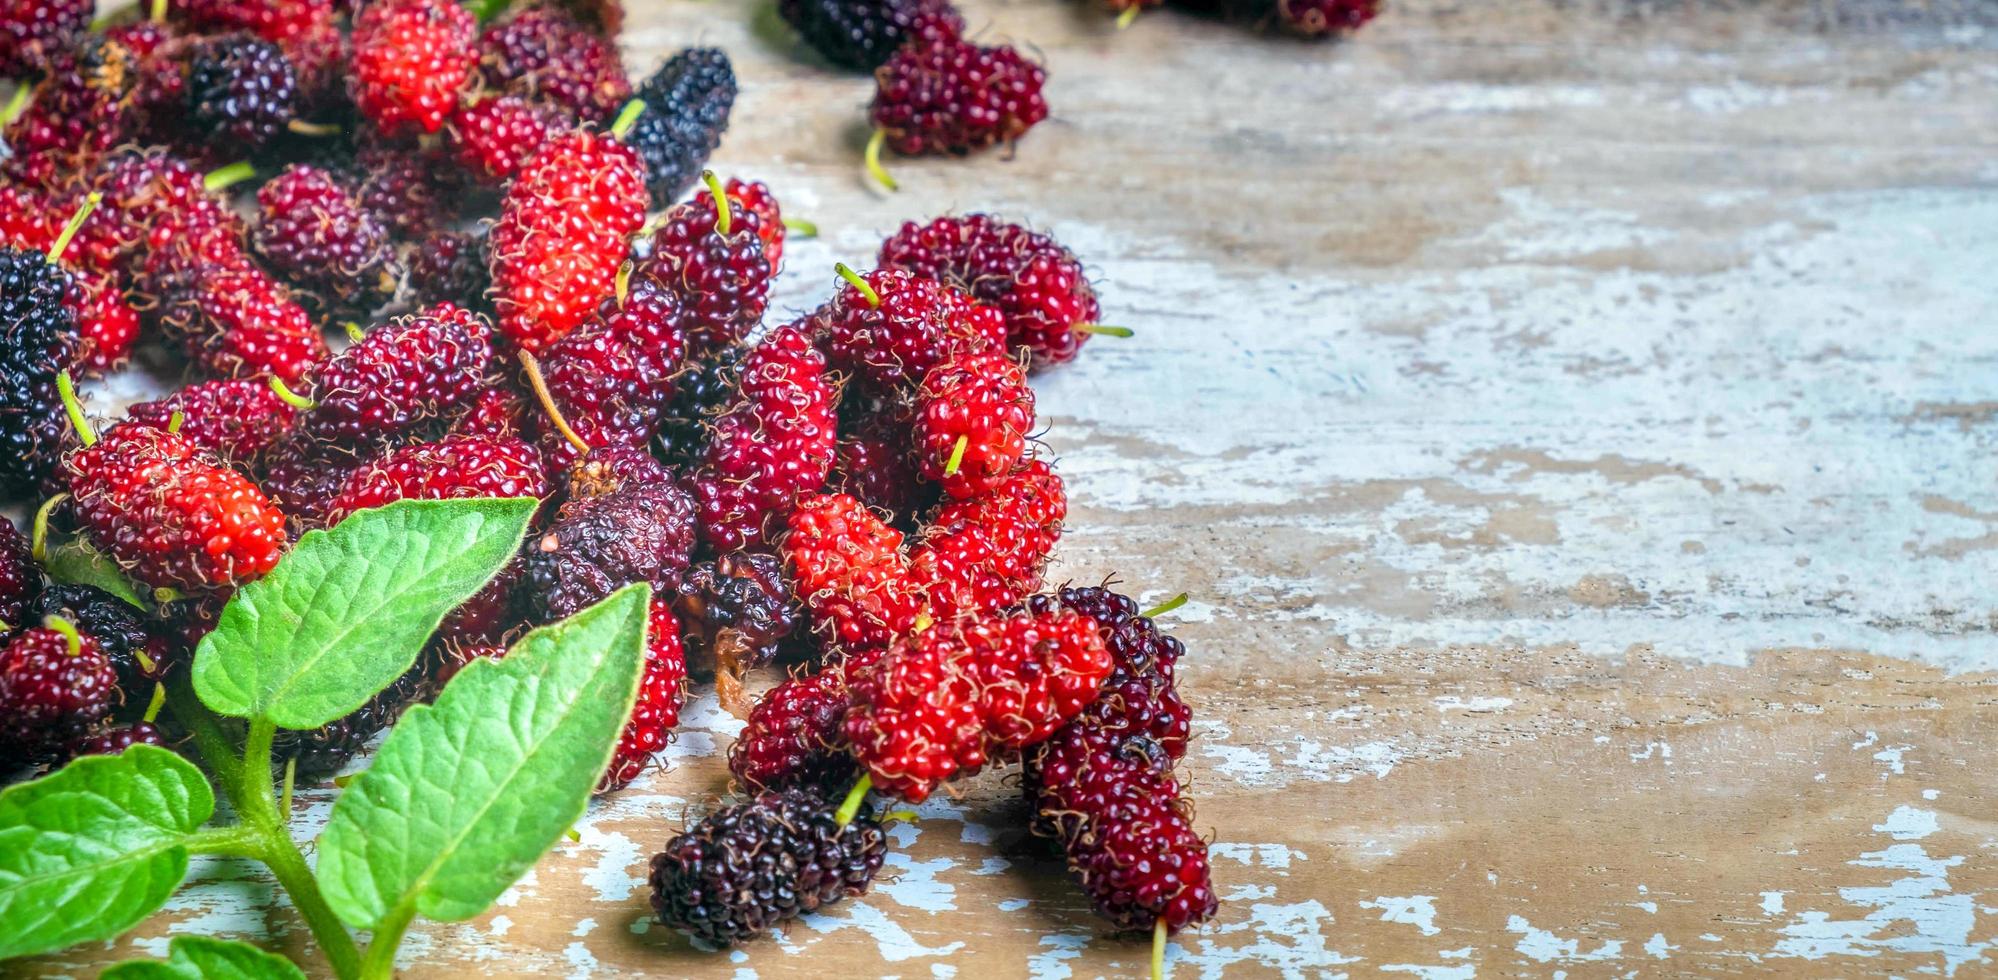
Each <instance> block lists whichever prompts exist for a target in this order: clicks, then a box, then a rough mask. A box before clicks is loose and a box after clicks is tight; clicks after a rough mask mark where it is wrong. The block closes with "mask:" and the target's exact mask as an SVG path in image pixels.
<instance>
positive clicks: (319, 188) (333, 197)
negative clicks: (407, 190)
mask: <svg viewBox="0 0 1998 980" xmlns="http://www.w3.org/2000/svg"><path fill="white" fill-rule="evenodd" d="M257 206H258V220H257V224H256V228H255V230H254V231H253V232H252V233H251V242H252V243H253V244H254V245H255V246H256V249H257V253H258V254H259V255H261V256H263V258H264V261H265V263H267V264H268V265H269V266H270V268H271V269H272V270H273V271H275V272H278V273H280V274H282V275H284V276H285V277H286V278H288V279H289V280H290V281H291V282H292V283H293V284H295V285H296V286H297V287H298V288H299V289H300V290H302V291H303V292H304V293H305V294H307V295H312V296H316V297H318V298H319V300H320V302H319V304H318V305H319V307H320V308H321V309H326V310H338V311H351V312H357V313H366V312H367V311H369V310H373V309H374V308H376V307H378V306H381V305H382V304H383V303H385V302H387V301H388V299H389V298H390V297H391V296H394V295H395V290H396V286H397V285H398V284H399V283H400V282H401V279H402V268H401V264H400V262H399V261H398V260H397V259H396V256H395V251H394V250H393V249H392V248H391V247H390V245H389V238H388V230H387V229H386V228H383V227H382V226H381V224H380V223H379V222H377V221H376V220H375V218H374V215H372V214H369V213H368V212H367V211H365V210H363V209H362V208H361V206H360V203H359V202H358V201H356V200H355V199H354V197H353V195H351V194H349V193H348V192H347V190H346V188H344V187H342V186H340V184H339V183H338V182H336V181H335V180H334V179H333V177H332V175H331V174H328V173H327V172H325V171H323V170H320V169H319V168H317V167H311V166H302V165H301V166H294V167H290V168H287V169H286V170H285V172H284V173H281V174H279V175H278V176H277V177H276V178H274V179H273V180H271V181H270V182H269V183H267V184H265V185H264V186H263V187H261V188H259V189H258V191H257Z"/></svg>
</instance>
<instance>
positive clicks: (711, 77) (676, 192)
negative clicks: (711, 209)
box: [624, 48, 735, 208]
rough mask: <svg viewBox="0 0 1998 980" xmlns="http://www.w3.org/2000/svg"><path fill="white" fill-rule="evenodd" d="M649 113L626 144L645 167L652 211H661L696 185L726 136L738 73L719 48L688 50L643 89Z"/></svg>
mask: <svg viewBox="0 0 1998 980" xmlns="http://www.w3.org/2000/svg"><path fill="white" fill-rule="evenodd" d="M637 96H638V98H639V99H641V100H643V101H644V102H645V110H644V111H643V112H641V113H639V116H638V121H637V122H636V123H635V124H633V125H632V127H631V130H630V131H629V132H628V133H626V134H625V137H624V140H625V142H626V143H627V144H629V145H630V146H631V148H632V149H634V150H637V151H638V156H639V159H641V160H643V161H644V162H645V187H646V190H648V191H650V192H651V194H652V206H653V207H655V208H663V207H666V206H668V205H670V204H672V203H673V202H674V201H675V200H678V199H679V197H680V195H681V193H683V192H685V191H686V189H687V188H688V187H690V186H692V185H693V183H694V178H695V177H697V176H699V175H700V173H701V168H702V167H703V166H705V165H706V164H707V162H708V156H709V154H712V153H714V151H715V147H717V146H720V145H721V138H722V133H724V132H726V131H727V130H728V114H729V110H730V109H732V108H734V107H735V69H734V68H732V67H730V65H729V61H728V55H726V54H723V53H722V51H721V49H720V48H688V49H687V50H685V51H682V52H680V53H679V54H676V55H674V56H673V57H672V58H671V59H669V60H668V61H667V62H666V63H665V64H664V65H661V66H660V67H659V70H658V71H657V72H654V73H653V75H652V77H651V78H648V79H646V80H645V84H644V85H641V86H639V88H638V93H637Z"/></svg>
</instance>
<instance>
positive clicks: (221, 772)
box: [167, 680, 243, 809]
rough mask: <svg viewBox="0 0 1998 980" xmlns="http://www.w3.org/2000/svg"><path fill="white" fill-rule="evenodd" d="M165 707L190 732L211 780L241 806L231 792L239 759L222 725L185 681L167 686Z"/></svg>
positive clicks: (232, 802) (235, 803) (239, 762)
mask: <svg viewBox="0 0 1998 980" xmlns="http://www.w3.org/2000/svg"><path fill="white" fill-rule="evenodd" d="M167 707H169V708H172V709H173V717H174V720H176V721H178V722H180V723H181V724H183V725H186V726H187V730H188V731H190V732H192V733H194V747H195V749H197V750H199V751H200V753H201V761H203V762H206V763H207V764H208V769H209V771H210V772H213V773H214V774H215V781H216V782H217V783H219V784H221V786H222V791H223V792H224V793H226V794H228V796H229V802H230V803H231V804H232V805H235V806H236V807H237V808H238V809H241V804H240V803H239V802H238V801H237V800H236V795H235V794H236V788H237V784H238V783H239V782H240V781H241V777H240V773H241V772H242V769H243V761H242V760H241V759H238V758H236V753H235V752H233V751H231V750H230V748H229V738H228V736H226V735H224V734H222V726H221V725H219V724H217V723H216V721H215V715H214V714H213V713H211V712H210V711H209V710H208V709H207V708H206V707H203V706H202V704H201V702H200V701H197V700H195V697H194V689H193V688H191V687H189V686H188V683H187V681H185V680H180V681H176V682H174V683H172V684H168V685H167Z"/></svg>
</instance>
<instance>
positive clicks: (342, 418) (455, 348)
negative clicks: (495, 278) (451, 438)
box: [299, 304, 492, 451]
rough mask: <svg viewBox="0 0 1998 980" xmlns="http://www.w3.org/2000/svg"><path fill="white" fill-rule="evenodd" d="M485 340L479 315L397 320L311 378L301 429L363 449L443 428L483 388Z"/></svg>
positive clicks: (438, 310)
mask: <svg viewBox="0 0 1998 980" xmlns="http://www.w3.org/2000/svg"><path fill="white" fill-rule="evenodd" d="M488 335H489V328H488V327H487V326H486V324H485V322H484V321H483V319H481V318H480V317H479V316H478V315H477V314H474V313H470V312H467V311H465V310H463V309H460V308H458V307H455V306H451V305H449V304H444V305H441V306H437V307H433V308H431V309H429V310H425V311H423V312H421V313H418V314H414V315H410V316H401V317H396V318H395V319H394V320H391V321H390V322H389V323H388V324H387V325H385V326H382V327H379V328H377V329H375V330H374V331H372V332H370V333H368V334H367V335H366V336H365V337H363V338H361V340H360V341H359V342H358V343H356V344H354V345H353V346H352V347H349V348H347V349H346V350H344V351H341V352H340V353H339V354H338V355H336V356H334V357H333V359H332V360H330V361H327V362H326V363H325V364H324V365H322V366H320V367H319V369H318V370H316V371H314V372H313V373H312V378H311V382H310V384H308V385H306V386H305V391H304V392H302V394H304V395H305V396H306V397H308V398H310V399H311V400H312V402H313V407H312V408H311V409H309V410H307V411H306V412H305V413H304V414H303V415H301V416H300V418H299V431H300V432H302V433H304V434H305V435H308V436H312V437H314V438H318V439H321V440H323V441H325V442H328V443H331V444H333V445H336V446H343V447H349V448H354V449H358V450H360V451H366V450H368V449H370V448H376V447H380V446H384V445H387V444H388V443H390V442H392V441H394V440H395V439H396V438H397V437H400V436H405V435H417V436H421V435H422V434H424V433H425V432H426V431H430V430H434V429H436V428H439V427H441V423H443V422H444V421H446V420H449V419H451V418H453V417H455V416H456V415H457V414H458V413H459V412H461V411H463V410H464V409H465V408H467V407H469V406H470V405H471V403H472V400H473V399H474V398H475V397H477V396H478V393H479V392H480V391H481V390H483V388H484V387H485V372H486V365H487V362H489V361H490V360H492V344H491V342H490V340H489V339H488Z"/></svg>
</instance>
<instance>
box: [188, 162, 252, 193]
mask: <svg viewBox="0 0 1998 980" xmlns="http://www.w3.org/2000/svg"><path fill="white" fill-rule="evenodd" d="M256 175H257V168H256V166H255V165H254V164H252V163H250V161H248V160H238V161H236V162H235V163H232V164H230V165H228V166H226V167H220V168H218V169H215V170H210V171H209V172H208V175H207V176H206V177H203V178H201V189H202V190H205V191H207V192H208V193H210V194H214V193H216V192H218V191H223V190H227V189H228V188H229V187H230V186H232V185H235V184H240V183H242V182H243V181H246V180H249V179H250V178H252V177H255V176H256Z"/></svg>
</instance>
